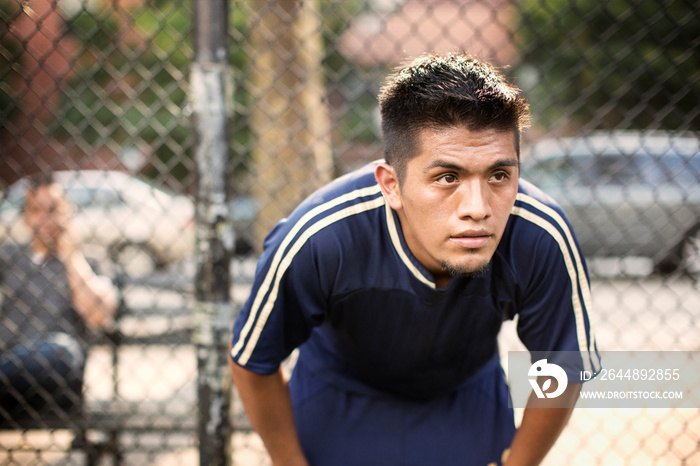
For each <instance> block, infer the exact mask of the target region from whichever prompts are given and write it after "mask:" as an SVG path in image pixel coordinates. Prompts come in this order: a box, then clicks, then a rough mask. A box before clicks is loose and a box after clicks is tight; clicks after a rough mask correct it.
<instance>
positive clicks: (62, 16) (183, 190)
mask: <svg viewBox="0 0 700 466" xmlns="http://www.w3.org/2000/svg"><path fill="white" fill-rule="evenodd" d="M193 3H195V2H194V1H187V0H181V1H175V0H172V1H168V0H151V1H146V2H143V1H139V0H25V1H20V0H0V122H1V124H0V199H1V202H0V243H21V242H22V241H26V239H27V230H26V226H25V225H23V222H22V219H21V206H22V202H23V197H24V193H25V192H26V189H27V177H30V176H33V175H36V174H37V173H55V172H56V173H57V180H58V181H59V182H60V183H61V184H62V185H63V186H64V188H65V190H66V193H67V195H68V197H69V199H70V200H71V201H72V202H73V204H75V206H76V211H75V215H74V224H75V229H76V232H77V234H78V235H79V237H80V238H81V240H82V242H83V245H84V249H85V254H86V256H88V258H89V259H90V260H91V261H94V263H96V264H99V265H100V269H101V270H103V271H105V273H107V274H109V275H111V276H112V277H113V278H114V279H115V280H117V282H118V284H119V286H120V290H121V294H122V301H123V308H124V309H125V311H124V313H123V315H122V318H120V320H119V322H118V326H119V327H118V337H119V338H112V339H109V340H108V341H100V342H98V343H97V344H95V346H93V349H92V351H91V353H90V357H89V359H88V367H87V374H86V382H85V387H84V396H85V403H86V405H85V409H86V413H85V416H86V419H97V418H104V419H103V420H102V421H100V422H102V424H100V423H97V421H95V423H93V424H90V425H89V427H90V430H95V431H96V432H89V435H91V436H97V437H99V436H105V435H106V436H107V440H108V441H111V442H112V447H113V448H111V449H110V452H111V453H110V455H102V456H104V458H101V459H99V460H98V462H99V461H103V460H104V461H108V460H109V461H112V460H117V459H118V460H119V461H122V462H123V463H124V464H138V465H142V464H168V465H173V464H186V465H190V464H199V462H200V458H199V456H198V455H199V454H198V449H199V447H200V444H201V439H202V438H203V437H202V435H201V428H202V426H201V425H199V426H198V425H197V422H196V419H197V416H198V412H200V410H201V409H202V406H205V407H206V406H208V405H207V404H206V402H205V403H202V398H201V393H202V392H201V389H199V388H198V372H199V376H201V367H200V366H201V361H198V355H197V351H196V349H197V348H198V345H199V347H201V346H202V345H201V335H200V336H199V337H198V336H197V333H198V332H197V330H198V328H197V325H198V323H197V318H196V316H197V314H196V313H193V312H192V309H193V308H195V307H196V305H197V302H199V301H201V297H198V296H197V290H198V289H199V288H198V284H197V280H198V277H199V278H201V276H200V274H197V273H196V271H197V270H200V269H199V266H200V265H201V264H198V263H197V261H198V260H199V259H198V257H199V258H200V259H201V250H199V249H198V248H197V245H198V244H200V243H198V242H197V238H201V237H202V236H206V233H202V232H206V231H208V230H206V228H205V227H207V225H203V223H205V222H204V221H203V219H207V218H208V217H207V216H206V215H204V214H203V213H202V205H208V204H202V203H201V194H202V193H201V187H199V188H198V186H201V185H198V182H201V180H202V179H209V178H211V177H217V179H220V180H222V182H223V185H224V186H225V190H224V192H223V193H221V194H223V195H225V200H222V201H221V202H219V203H218V204H217V206H218V207H219V208H224V209H225V211H224V212H223V213H221V217H223V218H225V219H227V223H226V225H227V226H228V227H230V228H229V229H230V232H228V233H227V234H226V235H225V236H226V238H225V240H226V241H225V242H226V246H227V247H228V249H229V252H230V256H227V261H228V262H229V263H230V265H229V266H228V271H226V272H225V273H224V274H225V275H227V276H228V277H227V279H228V278H230V282H229V283H228V285H229V291H230V296H231V299H232V302H233V303H234V304H233V313H234V314H235V311H236V309H237V308H239V307H240V305H241V303H242V301H243V300H245V298H246V297H247V292H248V289H249V287H250V283H251V279H252V273H253V269H254V262H255V258H256V256H257V255H258V254H259V252H260V247H261V244H262V239H263V238H264V235H265V234H266V233H267V231H268V230H269V229H270V228H271V227H272V226H273V225H274V224H275V223H276V222H277V221H278V220H280V219H281V218H283V217H285V216H286V215H287V214H289V212H291V210H292V209H293V208H294V207H295V206H296V204H297V203H298V202H299V201H300V200H301V199H303V198H304V197H305V196H307V195H308V194H310V193H311V192H312V191H314V190H315V189H316V188H318V187H319V186H320V185H322V184H323V183H325V182H327V181H328V180H330V179H332V178H334V177H336V176H339V175H342V174H343V173H346V172H348V171H350V170H352V169H354V168H357V167H359V166H361V165H363V164H365V163H366V162H369V161H371V160H375V159H378V158H381V157H382V143H381V140H380V131H379V117H378V109H377V101H376V95H377V92H378V90H379V86H380V84H381V82H382V80H383V78H384V77H385V76H386V75H387V74H388V73H390V72H391V71H392V70H393V69H394V67H396V66H398V65H400V64H401V63H402V62H403V61H404V60H405V59H407V58H411V57H415V56H418V55H420V54H422V53H425V52H460V51H466V52H469V53H471V54H473V55H475V56H477V57H479V58H482V59H486V60H489V61H492V62H493V63H494V64H496V65H498V66H500V67H503V71H504V73H505V74H506V75H507V76H508V77H509V78H510V79H511V80H512V81H513V82H515V83H516V84H517V85H518V86H519V87H520V88H521V89H522V90H523V92H524V93H525V94H526V96H527V97H528V99H529V102H530V105H531V109H532V113H533V124H532V127H531V128H530V129H529V130H528V131H527V132H526V134H525V136H524V141H523V154H522V162H523V171H522V173H523V175H522V176H523V177H525V178H527V179H530V180H531V181H534V182H535V183H536V184H538V185H540V187H541V188H543V189H544V190H545V191H546V192H548V193H550V194H551V195H552V196H554V197H555V198H556V199H557V200H559V201H560V203H561V204H562V206H563V207H564V209H565V210H566V212H567V214H568V215H569V216H570V218H571V221H572V223H573V224H574V227H575V231H576V233H577V234H578V237H579V240H580V242H581V245H582V248H583V250H584V252H585V254H586V257H587V259H588V261H589V269H590V273H591V286H592V290H593V301H594V309H593V312H592V318H593V319H594V324H595V325H596V327H595V328H596V332H597V339H598V346H599V348H600V349H604V350H608V351H610V350H649V351H651V350H664V351H671V350H684V351H700V331H699V330H698V324H699V321H700V285H699V284H698V280H699V279H700V138H699V137H698V135H699V134H700V105H699V104H698V102H700V55H699V54H698V53H697V51H698V50H699V49H700V10H699V9H698V7H697V5H696V4H695V2H692V1H689V0H610V1H606V2H599V1H594V0H487V1H476V0H464V1H456V0H364V1H363V0H313V1H312V0H308V1H302V0H296V1H295V0H289V1H266V0H239V1H230V2H227V3H226V2H214V3H216V4H217V5H218V4H222V5H223V6H222V7H221V9H220V11H219V12H218V14H219V15H224V16H225V17H226V20H227V21H226V23H227V29H226V31H225V43H226V53H225V62H226V67H225V68H226V73H225V76H224V79H223V82H224V83H225V85H224V89H223V91H224V92H223V93H222V94H221V96H222V97H221V100H220V101H219V102H215V103H214V104H212V105H215V106H218V107H220V108H221V109H222V111H223V113H224V114H225V118H226V133H225V137H226V140H225V143H226V144H225V145H226V149H225V161H226V164H225V165H224V167H223V169H215V168H212V169H211V170H210V172H207V173H203V172H202V169H201V168H198V167H201V166H202V165H201V164H198V160H197V157H198V155H197V154H198V152H197V151H198V147H201V146H202V144H205V143H206V141H204V142H202V141H203V139H202V137H201V134H200V135H198V133H197V129H196V128H195V124H194V123H193V120H194V117H196V113H197V108H198V107H197V105H199V104H198V102H197V100H196V97H197V96H196V92H195V91H196V89H193V88H194V87H195V86H194V85H193V73H192V70H193V67H194V63H195V51H196V48H197V41H196V40H195V34H194V32H193V31H194V22H195V11H194V10H195V9H194V8H193ZM215 13H216V12H215ZM200 14H201V12H200ZM200 45H201V44H200ZM198 202H200V204H199V207H197V206H198ZM198 229H199V230H198ZM197 231H200V233H199V234H198V233H197ZM198 254H199V255H198ZM200 330H201V329H200ZM198 338H200V339H198ZM218 343H221V342H218ZM212 348H213V347H212ZM212 348H210V349H212ZM519 348H520V346H519V343H518V342H517V339H516V338H515V337H514V329H513V325H512V323H506V325H505V326H504V330H503V341H502V351H504V352H505V351H508V350H509V349H514V350H515V349H519ZM226 389H227V388H226V387H225V385H224V390H226ZM229 389H230V387H229ZM205 401H206V400H205ZM229 411H230V414H231V416H230V421H231V430H232V431H231V432H230V435H229V432H226V431H224V434H221V435H224V436H225V437H226V438H225V439H223V442H224V443H226V444H227V445H228V440H229V438H232V442H231V443H230V447H227V448H230V457H231V458H232V461H233V464H242V465H243V464H245V465H248V464H256V465H257V464H260V465H264V464H269V462H268V460H267V458H266V457H265V454H264V450H263V448H262V446H261V443H260V441H259V439H258V438H257V437H256V436H255V434H253V433H251V432H250V429H249V428H248V427H247V423H246V422H245V419H244V418H243V417H242V416H241V414H240V407H239V406H238V405H237V403H236V400H235V396H234V397H233V400H232V406H231V409H230V410H229ZM518 414H519V413H518ZM90 416H95V417H90ZM105 419H106V420H105ZM161 421H162V422H161ZM104 426H106V427H104ZM38 427H42V426H41V425H39V426H38ZM73 427H75V426H73ZM198 429H199V430H198ZM65 430H66V429H59V428H52V429H40V428H37V426H33V427H32V428H27V427H23V426H19V425H15V426H14V428H7V429H6V430H0V464H6V465H12V464H81V462H82V461H83V460H85V457H86V454H85V452H81V451H79V450H80V449H79V448H76V449H74V448H72V447H76V444H75V443H76V442H75V441H74V436H73V434H72V433H71V430H75V429H70V428H69V429H67V430H68V432H65ZM97 431H99V432H97ZM105 432H106V433H105ZM106 443H109V442H107V441H106ZM115 445H116V446H115ZM77 446H79V445H77ZM699 450H700V409H668V410H660V409H649V410H641V409H640V410H632V409H624V410H622V409H621V410H582V409H580V410H577V411H576V412H575V413H574V417H573V419H572V421H571V425H570V427H569V428H568V429H567V431H566V432H565V434H564V435H563V437H562V438H561V440H560V441H559V442H558V444H557V445H556V447H555V449H554V450H553V451H552V452H551V454H550V455H549V457H548V459H547V460H546V464H548V465H560V464H568V465H622V464H630V465H635V466H636V465H679V464H682V465H698V464H700V453H699ZM116 451H118V453H117V454H115V452H116ZM87 456H91V455H87ZM98 456H99V455H98ZM107 457H109V458H107ZM105 464H110V463H109V462H107V463H105Z"/></svg>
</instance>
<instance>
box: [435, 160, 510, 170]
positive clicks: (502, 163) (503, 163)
mask: <svg viewBox="0 0 700 466" xmlns="http://www.w3.org/2000/svg"><path fill="white" fill-rule="evenodd" d="M518 166H520V162H519V161H518V160H517V159H512V158H507V159H501V160H497V161H495V162H494V163H493V164H491V166H490V167H488V170H495V169H497V168H502V167H518ZM435 168H443V169H446V170H455V171H469V169H468V168H465V167H463V166H461V165H458V164H456V163H453V162H447V161H445V160H440V159H437V160H433V161H432V162H430V163H429V164H428V165H427V166H426V167H425V171H426V172H427V171H430V170H433V169H435Z"/></svg>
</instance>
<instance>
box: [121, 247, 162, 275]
mask: <svg viewBox="0 0 700 466" xmlns="http://www.w3.org/2000/svg"><path fill="white" fill-rule="evenodd" d="M114 260H115V262H116V263H117V264H118V265H119V266H120V267H121V269H122V271H123V272H124V273H125V274H126V275H127V276H128V277H131V278H144V277H147V276H149V275H150V274H152V273H153V272H154V271H155V270H156V268H157V267H158V263H157V261H156V258H155V255H154V254H153V251H152V250H151V248H149V247H148V245H146V244H143V243H125V244H121V245H119V246H117V247H116V248H115V249H114Z"/></svg>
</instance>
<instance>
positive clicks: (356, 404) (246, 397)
mask: <svg viewBox="0 0 700 466" xmlns="http://www.w3.org/2000/svg"><path fill="white" fill-rule="evenodd" d="M379 102H380V109H381V116H382V132H383V137H384V144H385V157H386V161H385V162H379V163H373V164H370V165H368V166H366V167H364V168H362V169H360V170H358V171H356V172H354V173H350V174H348V175H346V176H344V177H342V178H339V179H338V180H335V181H333V182H331V183H330V184H329V185H328V186H326V187H324V188H322V189H321V190H319V191H318V192H316V193H315V194H313V195H312V196H311V197H310V198H308V199H307V200H306V201H304V202H303V203H302V204H301V205H300V206H299V207H298V208H297V209H296V210H295V212H293V213H292V214H291V216H290V217H289V218H288V219H286V220H284V221H282V222H280V223H279V224H278V225H277V227H276V228H275V229H274V230H273V231H272V232H271V233H270V235H269V236H268V238H267V239H266V242H265V250H264V252H263V254H262V256H261V258H260V262H259V264H258V269H257V272H256V279H255V283H254V286H253V290H252V294H251V296H250V298H249V299H248V301H247V303H246V305H245V306H244V309H243V311H242V313H241V315H240V316H239V318H238V320H237V321H236V324H235V326H234V332H233V333H234V334H233V342H232V347H231V357H232V359H231V370H232V374H233V378H234V382H235V384H236V387H237V388H238V391H239V393H240V396H241V399H242V401H243V403H244V406H245V408H246V411H247V413H248V416H249V418H250V420H251V422H252V425H253V427H254V428H255V429H256V430H257V431H258V432H259V434H260V435H261V437H262V439H263V441H264V443H265V445H266V448H267V450H268V452H269V453H270V456H271V458H272V461H273V464H275V465H306V464H311V465H321V466H325V465H334V466H335V465H366V464H372V465H402V466H406V465H433V464H446V465H457V464H459V465H480V466H486V465H490V464H504V465H508V466H515V465H532V464H537V463H539V462H540V461H541V460H542V458H544V456H545V454H546V453H547V451H548V450H549V449H550V448H551V446H552V445H553V443H554V442H555V440H556V438H557V437H558V435H559V433H560V432H561V430H562V429H563V427H564V425H565V424H566V422H567V420H568V417H569V415H570V413H571V410H572V409H573V406H574V403H575V401H576V399H577V397H578V393H579V389H580V385H578V384H576V383H570V384H569V386H568V388H567V390H566V392H565V393H564V394H563V395H562V396H561V397H559V402H560V403H561V401H562V400H565V401H567V403H565V404H564V406H566V408H560V409H551V408H547V409H538V408H536V407H535V406H534V401H535V400H534V399H533V403H532V405H529V406H528V408H527V409H526V410H525V413H524V417H523V421H522V424H521V426H520V428H519V429H518V430H517V432H516V429H515V426H514V421H513V412H512V409H510V408H509V403H508V400H509V392H508V387H507V385H506V382H505V378H504V374H503V371H502V369H501V367H500V363H499V356H498V347H497V335H498V332H499V330H500V327H501V323H502V321H503V320H504V319H513V318H514V317H515V316H517V317H518V333H519V337H520V339H521V340H522V341H523V343H524V344H525V345H526V346H527V348H528V349H529V350H530V351H538V352H545V354H551V352H555V351H556V352H558V351H567V352H578V353H579V354H580V357H579V358H578V364H577V365H578V366H579V367H577V369H578V368H580V369H583V368H586V369H587V370H593V371H596V370H597V369H598V367H599V361H598V359H597V356H596V352H595V346H594V342H593V339H592V333H591V329H590V326H589V321H588V316H587V306H588V304H589V299H587V297H588V295H589V290H588V279H587V275H586V269H585V264H584V263H583V259H582V258H581V255H580V252H579V250H578V246H577V245H576V242H575V240H574V236H573V233H572V232H571V229H570V226H569V224H568V222H567V221H566V219H565V217H564V214H563V212H562V211H561V209H560V208H559V207H557V206H556V205H555V204H554V203H553V201H552V200H551V199H550V198H548V197H547V196H546V195H544V194H543V193H541V192H540V191H539V190H537V188H535V187H534V186H532V185H531V184H528V183H527V182H525V181H520V180H519V177H518V175H519V152H520V151H519V146H520V131H521V129H522V127H523V126H524V125H525V123H526V122H527V119H528V107H527V104H526V102H525V100H524V99H523V97H521V96H520V95H519V92H518V90H517V89H515V88H514V87H512V86H511V85H509V84H508V83H507V82H506V81H505V80H504V78H503V77H502V76H501V75H500V74H499V73H497V72H496V71H495V70H494V69H493V68H492V67H491V66H489V65H487V64H485V63H481V62H479V61H477V60H475V59H473V58H471V57H469V56H464V55H458V56H453V55H449V56H446V57H439V56H427V57H422V58H420V59H418V60H416V61H415V62H413V63H411V64H410V65H409V66H407V67H406V68H404V69H401V70H399V71H397V72H396V73H395V74H394V75H392V76H391V77H390V78H389V79H388V81H387V83H386V84H385V86H384V87H383V88H382V91H381V93H380V96H379ZM297 347H298V348H299V356H298V361H297V364H296V367H295V369H294V373H293V375H292V378H291V380H290V382H289V384H287V383H286V382H285V380H284V378H283V376H282V373H281V372H280V369H279V367H280V363H281V362H282V360H283V359H284V358H285V357H287V355H289V354H290V352H291V351H292V350H293V349H295V348H297ZM540 354H541V353H540ZM571 372H572V374H573V373H577V372H575V371H574V370H572V371H571ZM560 406H561V404H560Z"/></svg>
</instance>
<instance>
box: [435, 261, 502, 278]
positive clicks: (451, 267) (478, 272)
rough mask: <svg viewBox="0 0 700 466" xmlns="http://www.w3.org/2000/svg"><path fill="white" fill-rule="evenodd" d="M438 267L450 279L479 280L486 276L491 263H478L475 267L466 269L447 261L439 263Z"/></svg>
mask: <svg viewBox="0 0 700 466" xmlns="http://www.w3.org/2000/svg"><path fill="white" fill-rule="evenodd" d="M440 266H441V267H442V269H443V270H444V271H445V272H446V273H447V274H448V275H449V276H450V277H452V278H459V277H463V278H479V277H483V276H484V275H486V273H487V272H488V271H489V268H490V266H491V262H490V261H484V262H479V263H478V264H477V265H476V266H475V267H467V266H463V265H459V264H452V263H449V262H447V261H440Z"/></svg>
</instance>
